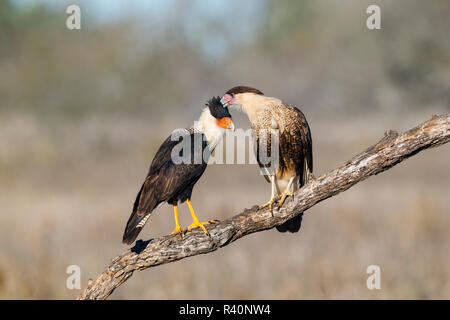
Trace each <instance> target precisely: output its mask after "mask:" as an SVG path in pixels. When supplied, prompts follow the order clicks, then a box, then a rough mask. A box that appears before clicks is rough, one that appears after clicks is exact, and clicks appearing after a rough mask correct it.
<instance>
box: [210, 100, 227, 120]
mask: <svg viewBox="0 0 450 320" xmlns="http://www.w3.org/2000/svg"><path fill="white" fill-rule="evenodd" d="M206 106H208V107H209V111H210V112H211V115H212V116H213V117H214V118H216V119H222V118H225V117H226V118H231V114H230V112H229V111H228V107H224V106H223V105H222V103H221V102H220V97H213V98H212V99H211V100H209V101H208V102H207V103H206Z"/></svg>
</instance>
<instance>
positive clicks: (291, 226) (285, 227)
mask: <svg viewBox="0 0 450 320" xmlns="http://www.w3.org/2000/svg"><path fill="white" fill-rule="evenodd" d="M302 217H303V212H302V213H300V214H299V215H298V216H296V217H295V218H292V219H291V220H288V221H286V222H285V223H283V224H281V225H279V226H276V228H277V230H278V231H279V232H286V231H289V232H298V230H300V227H301V225H302Z"/></svg>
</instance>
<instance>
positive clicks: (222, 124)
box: [216, 117, 233, 129]
mask: <svg viewBox="0 0 450 320" xmlns="http://www.w3.org/2000/svg"><path fill="white" fill-rule="evenodd" d="M216 122H217V125H218V126H219V127H221V128H224V129H228V127H229V126H230V125H231V124H232V123H233V120H231V118H228V117H225V118H221V119H216Z"/></svg>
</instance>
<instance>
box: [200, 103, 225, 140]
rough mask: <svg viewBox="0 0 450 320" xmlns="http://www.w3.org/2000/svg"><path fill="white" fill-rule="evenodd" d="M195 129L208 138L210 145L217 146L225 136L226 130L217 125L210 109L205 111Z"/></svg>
mask: <svg viewBox="0 0 450 320" xmlns="http://www.w3.org/2000/svg"><path fill="white" fill-rule="evenodd" d="M194 129H195V130H197V131H200V132H202V133H203V134H204V135H205V136H206V141H207V143H208V145H214V146H215V145H216V144H217V143H219V142H220V140H221V139H222V138H223V135H224V134H225V129H224V128H221V127H219V126H218V125H217V121H216V118H214V117H213V116H212V115H211V112H210V111H209V108H208V107H206V108H204V109H203V111H202V114H201V115H200V118H199V119H198V120H197V121H196V122H195V124H194Z"/></svg>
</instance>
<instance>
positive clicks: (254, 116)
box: [221, 86, 313, 232]
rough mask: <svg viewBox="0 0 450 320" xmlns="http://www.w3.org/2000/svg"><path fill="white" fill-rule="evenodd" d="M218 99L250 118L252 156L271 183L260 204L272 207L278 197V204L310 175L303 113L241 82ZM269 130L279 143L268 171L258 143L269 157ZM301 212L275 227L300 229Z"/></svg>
mask: <svg viewBox="0 0 450 320" xmlns="http://www.w3.org/2000/svg"><path fill="white" fill-rule="evenodd" d="M221 102H222V104H223V105H224V106H233V105H235V106H237V107H238V108H240V109H241V110H242V111H243V112H244V113H246V114H247V116H248V118H249V120H250V122H251V127H252V130H253V138H254V146H255V151H256V159H257V161H258V163H259V166H260V168H261V171H262V173H263V175H264V177H265V178H266V180H267V181H268V182H270V183H271V186H272V196H271V198H270V200H269V202H267V203H266V204H265V205H262V206H260V208H263V207H266V206H269V209H270V210H272V208H273V204H274V202H275V201H276V200H278V199H279V200H280V206H282V205H283V203H284V201H285V200H286V198H287V197H288V196H290V195H292V194H293V192H295V191H296V190H298V189H299V188H300V187H301V186H303V185H304V184H305V183H306V182H307V181H308V179H309V178H310V177H312V171H313V155H312V139H311V131H310V129H309V125H308V122H307V121H306V118H305V116H304V115H303V113H302V112H301V111H300V110H299V109H297V108H296V107H293V106H290V105H288V104H286V103H284V102H283V101H281V100H279V99H277V98H272V97H267V96H265V95H264V94H263V93H262V92H261V91H259V90H257V89H254V88H250V87H245V86H237V87H234V88H232V89H230V90H228V91H227V92H226V93H225V95H224V96H223V97H222V99H221ZM273 130H276V132H277V135H278V140H277V141H276V142H278V143H279V149H278V159H276V161H275V162H276V165H275V166H274V167H275V168H274V170H271V171H269V168H268V162H267V161H262V159H261V154H260V152H259V150H260V146H261V145H260V144H262V146H264V148H267V153H266V155H267V156H268V157H270V155H271V141H272V139H271V134H274V131H273ZM272 150H273V149H272ZM277 195H278V196H277ZM302 215H303V213H301V214H299V215H298V216H296V217H295V218H293V219H291V220H288V221H287V222H285V223H284V224H282V225H279V226H277V227H276V228H277V230H278V231H280V232H286V231H290V232H297V231H298V230H299V229H300V225H301V221H302Z"/></svg>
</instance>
